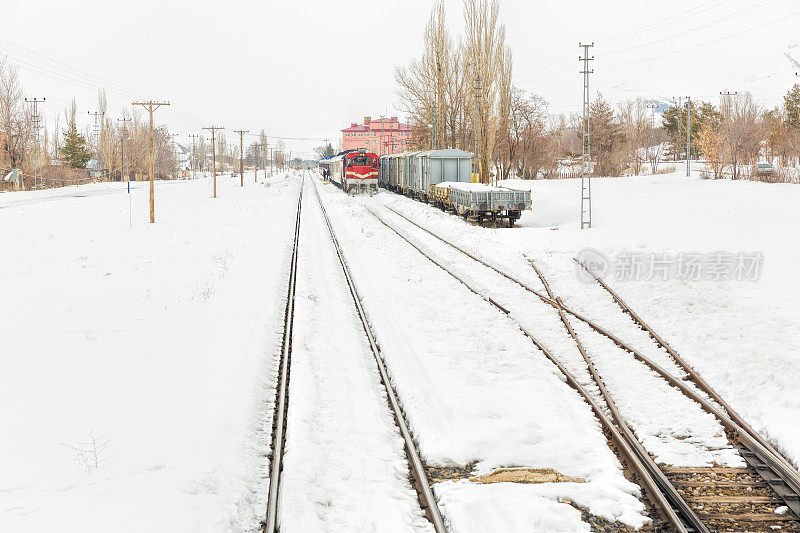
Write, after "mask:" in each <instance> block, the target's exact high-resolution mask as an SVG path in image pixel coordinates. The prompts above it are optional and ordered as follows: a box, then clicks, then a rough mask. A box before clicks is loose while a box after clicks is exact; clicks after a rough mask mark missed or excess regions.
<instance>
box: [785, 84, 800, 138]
mask: <svg viewBox="0 0 800 533" xmlns="http://www.w3.org/2000/svg"><path fill="white" fill-rule="evenodd" d="M783 106H784V108H785V109H786V123H787V124H789V126H791V127H793V128H800V85H798V84H796V83H795V84H794V87H792V88H791V89H790V90H789V92H787V93H786V96H784V97H783Z"/></svg>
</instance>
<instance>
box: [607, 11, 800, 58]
mask: <svg viewBox="0 0 800 533" xmlns="http://www.w3.org/2000/svg"><path fill="white" fill-rule="evenodd" d="M795 15H800V11H795V12H794V13H791V14H789V15H786V16H785V17H781V18H778V19H775V20H771V21H769V22H765V23H764V24H759V25H758V26H754V27H752V28H748V29H746V30H742V31H738V32H736V33H732V34H730V35H726V36H724V37H720V38H718V39H713V40H711V41H706V42H704V43H700V44H696V45H694V46H689V47H687V48H682V49H680V50H674V51H672V52H667V53H665V54H660V55H656V56H651V57H646V58H643V59H636V60H634V61H627V62H625V63H619V64H617V65H609V66H607V67H604V68H606V69H613V68H619V67H625V66H628V65H634V64H636V63H642V62H645V61H652V60H653V59H661V58H662V57H668V56H671V55H675V54H680V53H682V52H688V51H689V50H695V49H696V48H700V47H703V46H708V45H709V44H714V43H718V42H720V41H724V40H726V39H730V38H731V37H736V36H738V35H742V34H744V33H748V32H751V31H755V30H758V29H761V28H763V27H765V26H769V25H770V24H775V23H776V22H780V21H782V20H786V19H788V18H791V17H794V16H795Z"/></svg>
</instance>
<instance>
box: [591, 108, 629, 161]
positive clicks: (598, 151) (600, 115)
mask: <svg viewBox="0 0 800 533" xmlns="http://www.w3.org/2000/svg"><path fill="white" fill-rule="evenodd" d="M589 137H590V138H591V142H592V159H593V160H594V162H595V168H594V173H595V175H598V176H616V175H619V173H620V172H622V170H623V169H622V163H623V161H622V150H623V148H624V147H623V141H624V140H625V136H624V134H623V133H622V126H621V125H620V123H619V120H618V119H617V117H616V115H615V114H614V109H613V108H612V107H611V105H610V104H609V103H608V101H607V100H605V99H604V98H603V95H598V96H597V98H596V99H595V100H594V101H593V102H592V104H591V106H590V107H589Z"/></svg>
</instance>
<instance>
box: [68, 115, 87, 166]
mask: <svg viewBox="0 0 800 533" xmlns="http://www.w3.org/2000/svg"><path fill="white" fill-rule="evenodd" d="M91 157H92V156H91V153H90V152H89V150H87V149H86V139H85V138H84V137H83V135H81V134H80V133H78V128H77V126H76V125H75V121H74V120H73V121H71V122H70V124H69V126H68V127H67V129H66V130H64V145H63V146H62V147H61V158H62V160H63V161H64V162H65V163H67V164H68V165H69V166H70V167H72V168H86V162H87V161H89V159H91Z"/></svg>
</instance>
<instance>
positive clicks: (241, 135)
mask: <svg viewBox="0 0 800 533" xmlns="http://www.w3.org/2000/svg"><path fill="white" fill-rule="evenodd" d="M233 131H234V132H236V133H238V134H239V179H240V180H242V184H241V187H244V134H245V133H247V132H248V131H250V130H233Z"/></svg>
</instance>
